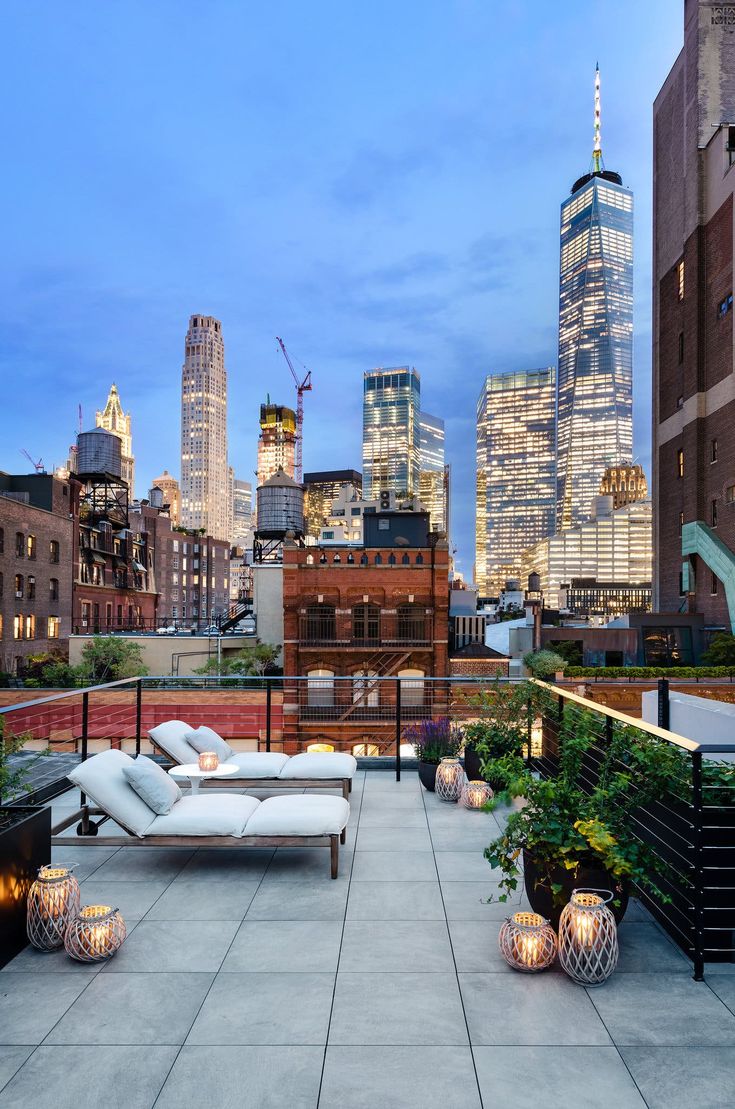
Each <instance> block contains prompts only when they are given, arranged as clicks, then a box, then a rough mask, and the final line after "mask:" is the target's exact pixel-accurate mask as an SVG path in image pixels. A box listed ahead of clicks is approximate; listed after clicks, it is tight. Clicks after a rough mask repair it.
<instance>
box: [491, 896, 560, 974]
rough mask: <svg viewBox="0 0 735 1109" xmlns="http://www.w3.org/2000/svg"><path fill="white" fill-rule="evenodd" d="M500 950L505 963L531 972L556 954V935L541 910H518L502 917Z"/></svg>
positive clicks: (544, 964)
mask: <svg viewBox="0 0 735 1109" xmlns="http://www.w3.org/2000/svg"><path fill="white" fill-rule="evenodd" d="M498 946H499V947H500V954H501V955H502V956H503V958H504V959H505V961H506V963H507V964H508V966H511V967H513V969H514V970H522V971H525V972H526V973H527V974H533V972H534V971H537V970H545V969H546V967H550V966H551V964H552V963H553V961H554V959H555V958H556V936H555V935H554V929H553V928H552V927H551V925H550V924H549V922H548V920H547V919H546V918H545V917H543V916H541V915H540V913H531V912H525V911H521V912H518V913H513V915H512V916H509V917H508V919H507V920H506V921H504V923H503V925H502V927H501V929H500V935H499V936H498Z"/></svg>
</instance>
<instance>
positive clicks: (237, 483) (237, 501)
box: [232, 476, 253, 547]
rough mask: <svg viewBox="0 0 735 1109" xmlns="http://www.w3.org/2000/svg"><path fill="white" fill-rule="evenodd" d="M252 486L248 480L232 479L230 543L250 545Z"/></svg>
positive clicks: (235, 545) (237, 545)
mask: <svg viewBox="0 0 735 1109" xmlns="http://www.w3.org/2000/svg"><path fill="white" fill-rule="evenodd" d="M252 532H253V487H252V484H251V483H250V482H249V481H241V480H240V479H239V478H236V477H234V476H233V480H232V545H233V547H247V546H252V538H253V536H252Z"/></svg>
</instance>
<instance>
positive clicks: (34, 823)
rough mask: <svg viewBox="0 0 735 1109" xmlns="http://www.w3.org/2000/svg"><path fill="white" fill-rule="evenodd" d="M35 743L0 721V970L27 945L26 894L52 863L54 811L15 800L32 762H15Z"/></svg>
mask: <svg viewBox="0 0 735 1109" xmlns="http://www.w3.org/2000/svg"><path fill="white" fill-rule="evenodd" d="M32 738H33V737H32V736H31V735H30V734H29V733H25V734H22V735H8V734H7V731H6V728H5V722H4V720H3V719H2V718H0V799H5V801H4V803H3V801H2V800H0V965H4V964H5V963H6V962H9V961H10V959H12V958H14V956H15V955H17V954H18V952H19V951H21V950H22V949H23V948H24V947H25V945H26V943H27V942H28V940H27V937H26V899H27V896H28V890H29V889H30V886H31V883H32V882H33V881H34V880H35V878H36V876H37V874H38V870H39V868H40V867H42V866H43V865H44V864H45V863H48V862H49V861H50V859H51V809H50V808H43V807H42V806H37V805H23V804H21V803H20V802H19V801H18V800H17V798H18V796H19V795H20V794H22V793H23V792H24V791H25V792H27V791H28V789H29V788H30V787H29V786H28V785H27V782H26V779H27V776H28V773H29V771H30V767H31V765H32V762H30V763H27V764H26V765H23V766H20V767H19V766H17V765H16V764H14V762H13V761H12V756H13V755H16V754H17V753H18V752H19V751H20V750H21V748H22V747H23V746H24V745H25V744H26V743H27V742H28V740H29V739H32ZM37 757H40V755H39V756H37ZM33 761H35V760H33Z"/></svg>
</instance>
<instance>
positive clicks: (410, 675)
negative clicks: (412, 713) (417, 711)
mask: <svg viewBox="0 0 735 1109" xmlns="http://www.w3.org/2000/svg"><path fill="white" fill-rule="evenodd" d="M398 677H399V678H400V679H401V705H403V706H404V707H406V708H408V707H412V708H417V707H418V706H420V705H423V703H424V672H423V670H416V669H414V668H410V669H407V670H399V671H398Z"/></svg>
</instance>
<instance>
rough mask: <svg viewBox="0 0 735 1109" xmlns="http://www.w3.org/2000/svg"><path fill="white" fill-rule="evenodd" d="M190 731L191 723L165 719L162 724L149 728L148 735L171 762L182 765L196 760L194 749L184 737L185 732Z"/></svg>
mask: <svg viewBox="0 0 735 1109" xmlns="http://www.w3.org/2000/svg"><path fill="white" fill-rule="evenodd" d="M190 731H191V724H186V723H185V722H184V721H183V720H166V721H165V722H164V723H163V724H158V725H156V727H155V728H151V730H150V731H149V732H148V735H149V736H150V737H151V739H152V740H153V742H154V743H155V745H156V747H160V748H161V750H162V751H163V752H164V753H165V754H167V755H168V757H169V758H170V759H171V761H172V762H177V763H179V765H183V764H184V763H187V762H196V761H197V753H196V751H195V750H194V748H193V747H192V746H191V744H189V743H187V742H186V740H185V739H184V736H185V735H186V733H187V732H190Z"/></svg>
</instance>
